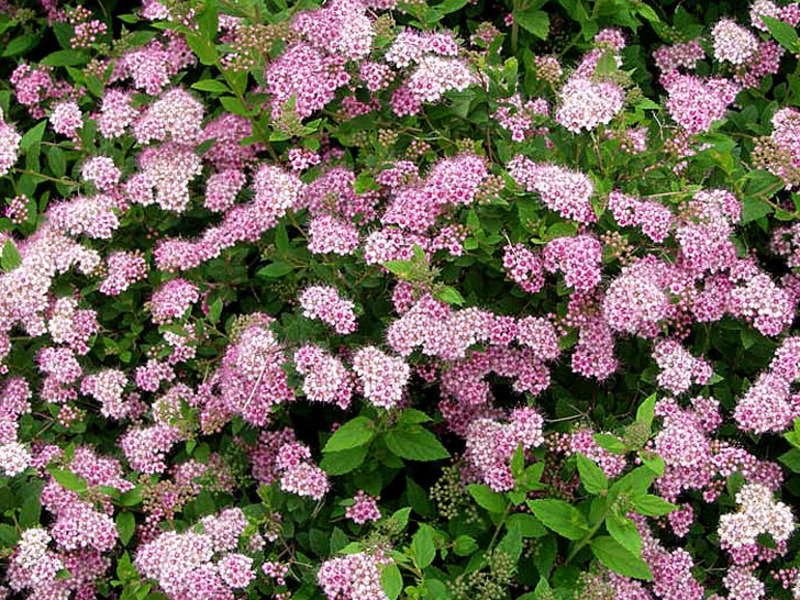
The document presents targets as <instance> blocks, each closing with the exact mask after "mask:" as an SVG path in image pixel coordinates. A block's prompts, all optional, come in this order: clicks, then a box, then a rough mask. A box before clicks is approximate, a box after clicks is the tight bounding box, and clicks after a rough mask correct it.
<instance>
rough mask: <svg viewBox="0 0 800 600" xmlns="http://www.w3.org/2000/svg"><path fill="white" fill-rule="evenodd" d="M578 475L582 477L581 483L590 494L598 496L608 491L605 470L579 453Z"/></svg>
mask: <svg viewBox="0 0 800 600" xmlns="http://www.w3.org/2000/svg"><path fill="white" fill-rule="evenodd" d="M577 457H578V473H579V474H580V476H581V483H582V484H583V487H584V488H586V491H587V492H589V493H590V494H598V493H600V491H602V490H607V489H608V477H606V475H605V473H603V469H601V468H600V467H598V466H597V464H596V463H595V462H594V461H592V460H589V459H588V458H586V457H585V456H584V455H583V454H582V453H580V452H578V454H577Z"/></svg>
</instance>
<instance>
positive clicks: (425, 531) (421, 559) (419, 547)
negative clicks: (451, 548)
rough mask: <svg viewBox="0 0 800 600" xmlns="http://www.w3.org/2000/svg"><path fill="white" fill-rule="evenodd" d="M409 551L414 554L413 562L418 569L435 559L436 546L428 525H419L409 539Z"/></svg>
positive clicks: (431, 530)
mask: <svg viewBox="0 0 800 600" xmlns="http://www.w3.org/2000/svg"><path fill="white" fill-rule="evenodd" d="M411 551H412V552H413V553H414V562H415V563H416V564H417V566H418V567H419V568H420V569H424V568H425V567H427V566H429V565H430V564H431V563H432V562H433V559H434V558H435V557H436V544H435V543H434V541H433V529H431V527H430V525H420V528H419V529H418V530H417V532H416V533H415V534H414V537H412V538H411Z"/></svg>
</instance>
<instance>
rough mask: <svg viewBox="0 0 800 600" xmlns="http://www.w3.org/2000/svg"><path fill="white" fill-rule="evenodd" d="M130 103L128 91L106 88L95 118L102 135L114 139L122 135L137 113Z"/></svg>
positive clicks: (130, 95) (131, 98)
mask: <svg viewBox="0 0 800 600" xmlns="http://www.w3.org/2000/svg"><path fill="white" fill-rule="evenodd" d="M132 103H133V96H132V94H130V93H129V92H125V91H122V90H117V89H108V90H106V92H105V94H103V101H102V103H101V104H100V114H99V115H98V118H97V127H98V129H99V130H100V133H101V134H102V135H103V136H104V137H107V138H109V139H114V138H118V137H121V136H122V135H124V133H125V130H126V129H127V128H128V126H129V125H130V124H131V123H133V121H134V119H136V117H137V115H138V114H139V111H138V110H137V109H136V108H134V107H133V106H132Z"/></svg>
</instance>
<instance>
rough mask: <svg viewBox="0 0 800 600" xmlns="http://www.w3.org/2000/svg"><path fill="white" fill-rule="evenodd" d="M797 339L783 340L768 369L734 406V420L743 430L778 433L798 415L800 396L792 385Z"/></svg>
mask: <svg viewBox="0 0 800 600" xmlns="http://www.w3.org/2000/svg"><path fill="white" fill-rule="evenodd" d="M798 365H800V337H797V336H792V337H787V338H785V339H784V340H783V342H782V343H781V345H780V347H779V348H778V349H777V350H776V351H775V355H774V356H773V358H772V362H771V363H770V367H769V370H768V371H766V372H764V373H762V374H761V375H760V376H759V377H758V379H757V380H756V381H755V382H753V384H752V385H751V386H750V389H748V390H747V392H746V393H745V395H744V396H743V397H742V398H741V399H740V400H739V402H738V403H737V404H736V408H735V410H734V413H733V417H734V419H735V420H736V423H737V424H738V425H739V428H740V429H742V430H744V431H754V432H756V433H766V432H769V431H772V432H775V433H780V432H782V431H785V430H786V429H787V428H788V427H789V426H790V425H791V424H792V422H793V421H794V419H795V418H796V417H798V416H800V394H797V393H794V394H793V393H792V385H793V384H794V383H797V382H798V381H800V366H798Z"/></svg>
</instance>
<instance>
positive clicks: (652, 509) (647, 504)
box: [633, 494, 677, 517]
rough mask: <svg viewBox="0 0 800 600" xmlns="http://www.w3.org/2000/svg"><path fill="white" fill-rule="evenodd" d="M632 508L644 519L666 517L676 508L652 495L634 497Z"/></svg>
mask: <svg viewBox="0 0 800 600" xmlns="http://www.w3.org/2000/svg"><path fill="white" fill-rule="evenodd" d="M633 506H634V508H635V509H636V512H638V513H639V514H640V515H644V516H646V517H662V516H664V515H668V514H669V513H671V512H672V511H673V510H675V508H677V507H676V506H675V505H674V504H672V503H671V502H667V501H666V500H664V499H663V498H660V497H658V496H654V495H652V494H643V495H641V496H634V498H633Z"/></svg>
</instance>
